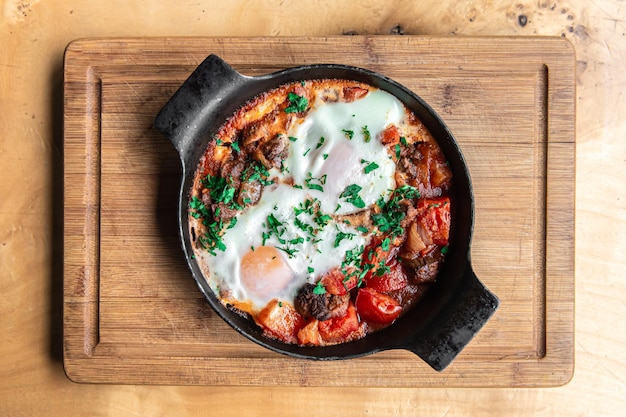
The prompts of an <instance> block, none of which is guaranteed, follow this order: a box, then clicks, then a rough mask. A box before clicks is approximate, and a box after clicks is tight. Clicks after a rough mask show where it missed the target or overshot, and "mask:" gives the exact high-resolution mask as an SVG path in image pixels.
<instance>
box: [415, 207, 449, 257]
mask: <svg viewBox="0 0 626 417" xmlns="http://www.w3.org/2000/svg"><path fill="white" fill-rule="evenodd" d="M417 210H418V213H419V214H418V222H419V223H420V224H421V225H422V226H423V228H424V230H425V231H426V233H428V234H429V236H430V238H431V240H432V242H433V243H434V244H436V245H440V246H445V245H447V244H448V239H449V237H450V199H449V198H448V197H441V198H425V199H423V200H420V202H419V203H418V205H417Z"/></svg>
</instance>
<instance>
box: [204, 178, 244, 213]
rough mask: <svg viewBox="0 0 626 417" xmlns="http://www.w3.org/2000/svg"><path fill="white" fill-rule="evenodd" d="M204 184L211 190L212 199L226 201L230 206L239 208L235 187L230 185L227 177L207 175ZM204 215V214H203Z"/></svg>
mask: <svg viewBox="0 0 626 417" xmlns="http://www.w3.org/2000/svg"><path fill="white" fill-rule="evenodd" d="M201 182H202V185H204V187H205V188H207V189H208V190H209V195H210V196H211V201H212V202H215V203H224V204H226V205H227V206H228V207H230V208H234V209H238V208H240V207H239V205H238V204H237V203H236V202H235V201H234V199H235V191H236V189H235V187H232V186H231V185H229V183H228V181H227V180H226V178H222V177H218V176H213V175H211V174H209V175H207V176H206V177H204V178H203V179H202V181H201ZM203 217H204V216H203Z"/></svg>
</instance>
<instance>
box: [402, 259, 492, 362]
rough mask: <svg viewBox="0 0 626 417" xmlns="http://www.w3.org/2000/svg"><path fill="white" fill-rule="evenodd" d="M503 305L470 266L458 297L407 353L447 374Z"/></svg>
mask: <svg viewBox="0 0 626 417" xmlns="http://www.w3.org/2000/svg"><path fill="white" fill-rule="evenodd" d="M499 304H500V301H499V300H498V298H497V297H496V296H495V295H494V294H493V293H491V292H490V291H489V290H488V289H487V288H486V287H485V286H484V285H483V284H482V283H481V282H480V281H479V280H478V278H477V277H476V274H475V273H474V271H473V270H472V267H471V265H470V264H469V263H468V265H467V267H466V269H465V273H464V276H463V277H462V279H461V282H460V283H459V287H458V288H457V291H456V293H455V294H454V295H453V296H452V298H451V299H450V301H449V303H448V307H444V308H443V309H442V310H441V312H440V313H439V314H438V315H437V316H436V317H435V318H434V319H433V320H432V321H431V322H430V323H429V324H428V325H427V327H426V328H425V329H424V331H422V332H419V333H418V335H417V336H416V337H415V338H414V339H413V340H410V341H409V342H408V345H407V346H405V348H406V349H408V350H410V351H412V352H413V353H415V354H416V355H418V356H419V357H420V358H422V359H423V360H424V361H425V362H426V363H427V364H428V365H430V366H431V367H432V368H433V369H435V370H436V371H443V370H444V369H445V368H446V367H447V366H448V365H449V364H450V362H452V360H453V359H454V358H455V357H456V356H457V355H458V354H459V353H460V352H461V350H462V349H463V348H464V347H465V346H466V345H467V344H468V343H469V342H470V340H471V339H472V338H473V337H474V335H475V334H476V333H478V331H479V330H480V329H481V328H482V327H483V326H484V325H485V323H486V322H487V320H489V318H490V317H491V316H492V315H493V313H494V312H495V311H496V309H497V308H498V305H499Z"/></svg>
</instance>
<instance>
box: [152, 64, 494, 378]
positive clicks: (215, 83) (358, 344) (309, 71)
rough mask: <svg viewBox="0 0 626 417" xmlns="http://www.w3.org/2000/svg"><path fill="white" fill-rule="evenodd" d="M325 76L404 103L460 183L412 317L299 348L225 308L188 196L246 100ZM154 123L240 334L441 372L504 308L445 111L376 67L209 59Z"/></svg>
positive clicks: (182, 205) (185, 228)
mask: <svg viewBox="0 0 626 417" xmlns="http://www.w3.org/2000/svg"><path fill="white" fill-rule="evenodd" d="M320 78H340V79H351V80H356V81H361V82H364V83H367V84H370V85H372V86H375V87H378V88H381V89H383V90H386V91H388V92H389V93H391V94H393V95H395V96H396V97H397V98H398V99H400V100H401V101H403V102H404V103H405V105H406V106H407V107H408V108H409V109H411V110H412V111H413V112H415V114H416V115H417V116H418V117H419V118H420V119H421V120H422V122H423V123H424V124H425V125H426V126H427V127H428V129H429V130H430V132H431V133H432V134H433V136H434V137H435V139H436V140H437V142H438V143H439V145H440V147H441V149H442V150H443V152H444V154H445V156H446V158H447V160H448V162H449V164H450V167H451V169H452V174H453V181H454V187H453V190H452V195H451V198H452V199H453V206H452V207H453V212H452V224H451V230H450V244H449V248H448V253H447V255H446V259H445V262H444V263H443V266H442V268H441V270H440V272H439V275H438V278H437V282H436V283H435V284H434V285H433V286H432V287H431V288H430V289H429V290H428V291H427V292H426V294H425V295H424V297H423V298H422V299H421V300H420V302H419V303H417V305H415V306H414V307H413V309H412V310H410V311H409V312H408V313H407V314H405V315H404V316H402V317H401V318H399V319H398V320H397V321H396V322H395V323H394V324H392V325H391V326H389V327H387V328H385V329H383V330H381V331H378V332H375V333H373V334H370V335H368V336H366V337H365V338H363V339H360V340H357V341H354V342H349V343H344V344H340V345H335V346H328V347H300V346H297V345H288V344H284V343H282V342H279V341H277V340H273V339H270V338H267V337H265V336H264V335H263V331H262V330H261V329H260V328H259V327H258V326H257V325H256V324H254V323H253V322H252V321H251V320H248V319H246V318H243V317H242V316H240V315H239V314H236V313H235V312H233V311H231V310H229V309H228V308H226V307H225V306H224V305H223V304H222V303H221V302H220V301H219V300H218V299H217V297H216V296H215V295H214V294H213V292H212V291H211V289H210V288H209V286H208V285H207V282H206V281H205V279H204V277H203V275H202V272H201V271H200V268H199V267H198V265H197V263H196V260H195V259H194V257H193V250H192V246H191V238H190V236H189V223H188V211H187V210H188V205H189V193H190V190H191V187H192V183H193V179H194V174H195V171H196V168H197V165H198V163H199V160H200V157H201V156H202V154H203V153H204V151H205V149H206V147H207V144H208V141H209V140H211V138H212V137H213V135H214V134H215V133H216V132H217V130H218V129H219V127H220V126H221V125H222V124H223V122H224V121H225V120H226V119H227V118H228V117H230V116H231V115H232V114H233V113H234V112H235V110H237V109H238V108H239V107H240V106H241V105H243V104H244V103H245V102H246V101H248V100H250V99H251V98H253V97H255V96H256V95H258V94H260V93H262V92H264V91H267V90H270V89H272V88H275V87H277V86H279V85H281V84H284V83H288V82H292V81H301V80H308V79H320ZM154 125H155V127H156V128H157V129H158V130H160V131H161V132H163V133H164V134H165V135H166V136H168V137H169V138H170V140H171V141H172V144H173V145H174V147H176V149H177V150H178V153H179V154H180V159H181V161H182V183H181V187H180V202H179V213H178V215H179V229H180V237H181V241H182V246H183V250H184V252H185V257H186V258H187V263H188V264H189V267H190V269H191V272H192V274H193V277H194V279H195V280H196V282H197V284H198V286H199V287H200V290H201V291H202V292H203V294H204V295H205V297H206V299H207V300H208V302H209V304H210V305H211V307H212V308H213V309H214V310H215V311H216V312H217V314H218V315H219V316H220V317H222V319H224V320H225V321H226V322H227V323H228V324H230V325H231V326H232V327H233V328H234V329H236V330H237V331H238V332H240V333H241V334H243V335H244V336H246V337H247V338H248V339H250V340H252V341H254V342H256V343H258V344H260V345H262V346H265V347H266V348H268V349H271V350H273V351H276V352H279V353H283V354H286V355H289V356H293V357H297V358H306V359H319V360H334V359H349V358H355V357H359V356H364V355H368V354H371V353H375V352H379V351H383V350H388V349H406V350H409V351H411V352H414V353H415V354H417V355H418V356H419V357H420V358H422V359H423V360H424V361H425V362H426V363H428V364H429V365H430V366H431V367H433V368H434V369H436V370H438V371H441V370H443V369H444V368H445V367H446V366H448V364H449V363H450V362H451V361H452V360H453V359H454V358H455V357H456V355H457V354H458V353H459V352H460V351H461V349H463V348H464V347H465V345H467V343H469V341H470V340H471V339H472V337H473V336H474V335H475V334H476V333H477V332H478V331H479V330H480V329H481V328H482V326H483V325H484V324H485V323H486V322H487V320H488V319H489V318H490V317H491V315H492V314H493V313H494V312H495V310H496V309H497V307H498V303H499V302H498V299H497V298H496V297H495V296H494V295H493V294H492V293H491V292H489V291H488V290H487V289H486V288H485V287H484V286H483V285H482V284H481V283H480V281H479V280H478V278H477V277H476V275H475V274H474V272H473V270H472V267H471V264H470V241H471V236H472V228H473V217H474V201H473V195H472V185H471V181H470V176H469V172H468V170H467V166H466V164H465V160H464V159H463V155H462V154H461V151H460V149H459V147H458V145H457V143H456V141H455V139H454V137H453V136H452V133H450V131H449V130H448V128H447V127H446V126H445V124H444V123H443V121H442V120H441V119H440V118H439V116H438V115H437V114H436V113H435V112H434V111H433V110H432V109H431V108H430V106H428V105H427V104H426V103H425V102H424V101H423V100H422V99H421V98H420V97H418V96H417V95H416V94H414V93H413V92H411V91H410V90H408V89H406V88H405V87H403V86H402V85H400V84H398V83H397V82H395V81H393V80H391V79H389V78H387V77H385V76H383V75H380V74H377V73H374V72H372V71H369V70H366V69H362V68H355V67H349V66H344V65H306V66H302V67H297V68H290V69H286V70H283V71H279V72H276V73H273V74H268V75H264V76H259V77H248V76H244V75H242V74H240V73H238V72H237V71H235V70H234V69H233V68H231V67H230V66H229V65H228V64H226V63H225V62H224V61H222V60H221V59H220V58H219V57H217V56H215V55H211V56H209V57H208V58H207V59H206V60H205V61H204V62H202V64H200V66H198V68H197V69H196V70H195V71H194V72H193V73H192V74H191V76H190V77H189V78H188V79H187V80H186V81H185V83H184V84H183V85H182V86H181V87H180V89H179V90H178V91H177V92H176V93H175V94H174V96H173V97H172V98H171V99H170V101H169V102H168V103H167V104H166V105H165V106H164V107H163V109H162V110H161V112H160V113H159V114H158V116H157V118H156V120H155V123H154Z"/></svg>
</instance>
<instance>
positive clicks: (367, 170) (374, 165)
mask: <svg viewBox="0 0 626 417" xmlns="http://www.w3.org/2000/svg"><path fill="white" fill-rule="evenodd" d="M361 163H362V164H367V165H366V166H365V168H363V172H365V173H366V174H369V173H370V172H372V171H374V170H375V169H378V168H380V166H379V165H378V164H377V163H376V162H369V161H366V160H365V159H361Z"/></svg>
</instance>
